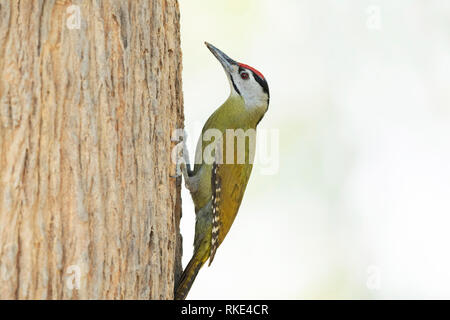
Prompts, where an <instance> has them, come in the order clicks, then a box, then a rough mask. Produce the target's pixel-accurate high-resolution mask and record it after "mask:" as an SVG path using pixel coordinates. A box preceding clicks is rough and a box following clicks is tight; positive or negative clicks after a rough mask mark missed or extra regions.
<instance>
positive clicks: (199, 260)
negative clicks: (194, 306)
mask: <svg viewBox="0 0 450 320" xmlns="http://www.w3.org/2000/svg"><path fill="white" fill-rule="evenodd" d="M207 258H208V257H206V259H207ZM206 259H203V257H199V256H198V255H197V254H195V255H194V256H193V257H192V259H191V261H189V263H188V265H187V266H186V269H184V271H183V274H182V275H181V277H180V280H179V281H178V285H177V288H176V290H175V300H184V299H186V296H187V294H188V293H189V290H190V289H191V286H192V284H193V283H194V280H195V277H197V274H198V272H199V271H200V269H201V267H202V266H203V264H204V263H205V261H206Z"/></svg>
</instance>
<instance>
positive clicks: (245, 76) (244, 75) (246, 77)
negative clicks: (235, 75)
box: [241, 72, 248, 80]
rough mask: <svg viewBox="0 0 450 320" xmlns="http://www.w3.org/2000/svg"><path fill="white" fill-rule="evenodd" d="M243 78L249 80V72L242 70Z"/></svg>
mask: <svg viewBox="0 0 450 320" xmlns="http://www.w3.org/2000/svg"><path fill="white" fill-rule="evenodd" d="M241 78H242V79H244V80H247V79H248V73H247V72H242V73H241Z"/></svg>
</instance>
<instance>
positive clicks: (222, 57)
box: [205, 42, 237, 73]
mask: <svg viewBox="0 0 450 320" xmlns="http://www.w3.org/2000/svg"><path fill="white" fill-rule="evenodd" d="M205 44H206V46H207V47H208V49H209V51H211V52H212V54H213V55H214V56H215V57H216V58H217V60H219V61H220V63H221V64H222V66H223V68H224V69H225V71H226V72H228V73H231V72H232V70H233V69H232V66H234V65H237V62H236V61H234V60H233V59H231V58H230V57H229V56H227V55H226V54H225V53H223V52H222V51H220V50H219V49H217V48H216V47H214V46H213V45H212V44H210V43H208V42H205Z"/></svg>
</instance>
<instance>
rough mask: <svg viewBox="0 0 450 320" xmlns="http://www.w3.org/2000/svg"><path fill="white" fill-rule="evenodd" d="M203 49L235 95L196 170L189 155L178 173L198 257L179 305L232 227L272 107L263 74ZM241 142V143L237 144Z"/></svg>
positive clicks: (201, 146)
mask: <svg viewBox="0 0 450 320" xmlns="http://www.w3.org/2000/svg"><path fill="white" fill-rule="evenodd" d="M205 44H206V46H207V47H208V49H209V50H210V51H211V52H212V54H213V55H214V56H215V57H216V58H217V59H218V60H219V62H220V63H221V64H222V67H223V68H224V70H225V73H226V75H227V78H228V81H229V84H230V89H231V90H230V95H229V97H228V99H227V100H226V101H225V102H224V103H223V104H222V105H221V106H220V107H219V108H218V109H217V110H215V111H214V113H213V114H212V115H211V116H210V117H209V119H208V120H207V121H206V123H205V125H204V127H203V130H202V134H201V136H200V138H199V143H198V145H197V149H196V156H195V164H194V167H193V169H192V168H191V166H190V164H189V160H188V158H187V152H182V153H183V154H182V155H180V156H181V157H185V159H184V161H181V162H180V166H179V170H180V171H181V172H182V174H183V177H184V180H185V185H186V187H187V189H188V190H189V191H190V194H191V197H192V200H193V202H194V206H195V214H196V223H195V238H194V254H193V256H192V258H191V260H190V261H189V263H188V265H187V266H186V268H185V269H184V271H183V274H182V275H181V277H180V279H178V281H177V283H176V286H175V299H185V298H186V296H187V294H188V292H189V290H190V288H191V286H192V284H193V282H194V280H195V277H196V276H197V274H198V272H199V271H200V269H201V267H202V266H203V264H204V263H205V262H206V261H207V260H208V259H209V264H211V262H212V261H213V259H214V256H215V253H216V250H217V248H218V247H219V246H220V245H221V243H222V242H223V240H224V238H225V236H226V235H227V233H228V231H229V230H230V227H231V225H232V224H233V221H234V219H235V217H236V215H237V212H238V210H239V206H240V204H241V201H242V198H243V196H244V192H245V188H246V186H247V182H248V180H249V178H250V173H251V171H252V167H253V160H254V150H255V146H256V139H255V136H256V127H257V125H258V124H259V122H260V121H261V119H262V118H263V116H264V114H265V113H266V111H267V109H268V106H269V87H268V85H267V81H266V79H265V78H264V76H263V75H262V74H261V73H260V72H259V71H257V70H256V69H255V68H252V67H250V66H248V65H246V64H243V63H239V62H236V61H234V60H233V59H231V58H230V57H228V56H227V55H226V54H225V53H223V52H222V51H220V50H219V49H217V48H216V47H214V46H213V45H211V44H209V43H207V42H205ZM212 137H213V138H212ZM247 138H248V139H247ZM239 139H244V140H243V143H239V141H238V143H235V142H236V140H239ZM183 150H184V151H185V150H186V149H185V146H183ZM207 155H210V156H207Z"/></svg>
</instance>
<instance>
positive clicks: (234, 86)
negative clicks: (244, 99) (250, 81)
mask: <svg viewBox="0 0 450 320" xmlns="http://www.w3.org/2000/svg"><path fill="white" fill-rule="evenodd" d="M230 78H231V82H232V83H233V88H234V90H236V92H237V93H238V95H241V92H240V91H239V89H238V87H237V86H236V83H234V80H233V76H230Z"/></svg>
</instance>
